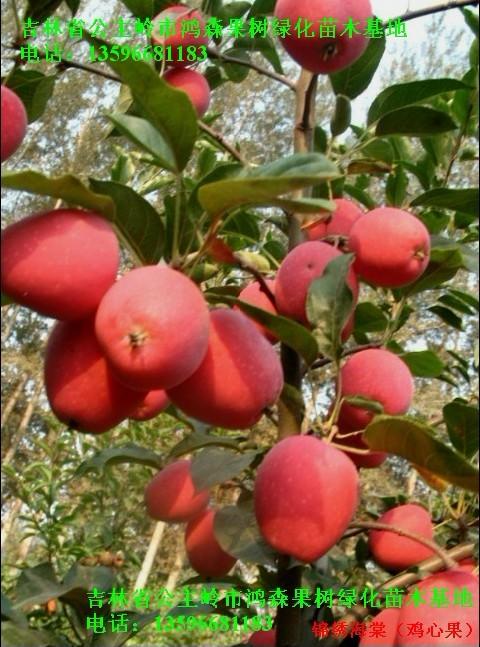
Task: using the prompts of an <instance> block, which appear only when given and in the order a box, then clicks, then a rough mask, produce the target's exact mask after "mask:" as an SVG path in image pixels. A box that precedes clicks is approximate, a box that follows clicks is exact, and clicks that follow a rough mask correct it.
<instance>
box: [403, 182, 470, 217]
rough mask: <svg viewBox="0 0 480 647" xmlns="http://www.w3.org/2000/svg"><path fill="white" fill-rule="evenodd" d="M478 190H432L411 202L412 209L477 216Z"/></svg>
mask: <svg viewBox="0 0 480 647" xmlns="http://www.w3.org/2000/svg"><path fill="white" fill-rule="evenodd" d="M478 197H479V196H478V189H432V190H431V191H427V192H426V193H423V194H422V195H420V196H418V197H417V198H415V200H412V202H411V203H410V206H412V207H437V208H440V209H451V210H452V211H462V212H464V213H474V214H476V215H477V216H478Z"/></svg>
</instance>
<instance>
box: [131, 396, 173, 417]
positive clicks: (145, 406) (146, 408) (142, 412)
mask: <svg viewBox="0 0 480 647" xmlns="http://www.w3.org/2000/svg"><path fill="white" fill-rule="evenodd" d="M169 404H170V400H169V399H168V395H167V394H166V393H165V391H163V389H157V390H155V391H149V392H148V393H147V395H146V396H145V397H144V399H143V400H142V402H141V403H140V404H139V405H138V407H137V408H136V409H135V411H133V413H131V414H130V416H129V417H130V420H139V421H144V420H151V419H152V418H156V417H157V416H158V414H159V413H161V412H162V411H163V410H164V409H166V408H167V407H168V405H169Z"/></svg>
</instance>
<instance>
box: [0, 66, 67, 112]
mask: <svg viewBox="0 0 480 647" xmlns="http://www.w3.org/2000/svg"><path fill="white" fill-rule="evenodd" d="M56 78H57V77H56V75H51V76H46V75H45V74H42V73H41V72H37V71H36V70H21V69H18V68H15V70H14V71H13V74H12V75H11V76H9V77H8V83H7V85H8V87H9V88H11V89H12V90H13V91H14V92H15V93H16V94H17V95H18V96H19V97H20V99H21V100H22V103H23V105H24V106H25V110H26V111H27V116H28V123H29V124H31V123H32V122H34V121H36V120H37V119H39V118H40V117H41V116H42V115H43V113H44V111H45V108H46V107H47V103H48V100H49V99H50V97H51V96H52V93H53V89H54V87H55V80H56Z"/></svg>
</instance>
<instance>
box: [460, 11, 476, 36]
mask: <svg viewBox="0 0 480 647" xmlns="http://www.w3.org/2000/svg"><path fill="white" fill-rule="evenodd" d="M462 13H463V16H464V18H465V22H466V23H467V25H468V26H469V27H470V29H471V30H472V32H473V33H474V35H475V36H476V37H477V38H478V14H476V13H474V12H473V11H471V10H470V9H462Z"/></svg>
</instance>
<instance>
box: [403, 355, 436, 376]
mask: <svg viewBox="0 0 480 647" xmlns="http://www.w3.org/2000/svg"><path fill="white" fill-rule="evenodd" d="M401 358H402V359H403V361H404V362H405V364H406V365H407V366H408V368H409V369H410V372H411V373H412V374H413V375H415V376H416V377H439V376H440V375H441V374H442V373H443V371H444V369H445V364H444V363H443V362H442V360H441V359H440V358H439V357H438V355H437V354H436V353H434V352H433V351H431V350H421V351H413V352H411V353H404V354H402V355H401Z"/></svg>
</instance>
